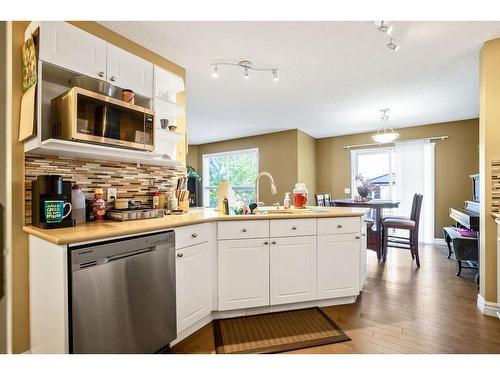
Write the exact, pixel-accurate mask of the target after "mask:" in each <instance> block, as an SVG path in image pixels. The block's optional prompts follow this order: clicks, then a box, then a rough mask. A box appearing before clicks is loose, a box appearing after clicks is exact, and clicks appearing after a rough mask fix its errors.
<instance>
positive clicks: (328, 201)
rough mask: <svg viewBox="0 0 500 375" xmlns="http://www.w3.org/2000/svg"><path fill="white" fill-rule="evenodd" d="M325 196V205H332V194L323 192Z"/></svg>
mask: <svg viewBox="0 0 500 375" xmlns="http://www.w3.org/2000/svg"><path fill="white" fill-rule="evenodd" d="M323 196H324V197H325V206H326V207H330V206H331V205H332V198H331V195H330V194H323Z"/></svg>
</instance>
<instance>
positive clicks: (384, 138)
mask: <svg viewBox="0 0 500 375" xmlns="http://www.w3.org/2000/svg"><path fill="white" fill-rule="evenodd" d="M380 112H381V113H382V117H381V118H380V119H381V120H382V126H381V127H380V128H379V129H378V131H377V134H375V135H374V136H372V139H373V140H374V141H375V142H377V143H391V142H394V141H395V140H396V139H397V138H398V137H399V133H396V132H394V129H392V127H390V126H389V115H388V114H387V112H389V108H384V109H381V110H380Z"/></svg>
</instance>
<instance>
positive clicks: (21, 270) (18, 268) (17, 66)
mask: <svg viewBox="0 0 500 375" xmlns="http://www.w3.org/2000/svg"><path fill="white" fill-rule="evenodd" d="M70 23H72V24H73V25H75V26H77V27H79V28H81V29H83V30H85V31H87V32H89V33H91V34H94V35H96V36H98V37H100V38H102V39H104V40H106V41H108V42H110V43H113V44H114V45H116V46H118V47H120V48H123V49H124V50H127V51H129V52H131V53H134V54H136V55H137V56H140V57H142V58H143V59H146V60H149V61H151V62H153V63H154V64H156V65H158V66H161V67H163V68H165V69H168V70H170V71H172V72H174V73H175V74H177V75H180V76H181V77H184V78H185V77H186V72H185V70H184V68H182V67H180V66H179V65H177V64H174V63H173V62H171V61H169V60H167V59H165V58H163V57H161V56H160V55H158V54H156V53H154V52H152V51H150V50H148V49H146V48H144V47H142V46H140V45H138V44H137V43H134V42H132V41H130V40H128V39H126V38H124V37H122V36H121V35H119V34H117V33H115V32H112V31H111V30H108V29H106V28H105V27H103V26H101V25H99V24H97V23H95V22H92V21H75V22H70ZM12 24H13V32H12V40H13V45H12V51H11V52H12V59H13V71H12V77H13V81H12V88H11V90H12V91H11V92H12V139H11V144H12V155H11V162H12V169H13V176H12V180H13V181H12V190H13V196H12V205H13V207H16V208H17V209H16V210H13V215H12V238H15V239H16V241H14V242H13V247H12V335H13V337H12V350H13V352H14V353H22V352H25V351H27V350H28V349H29V283H28V236H27V234H26V233H24V232H23V231H22V227H23V225H24V210H23V207H24V147H23V144H21V143H18V142H17V137H18V132H19V108H20V103H21V97H22V82H21V77H22V71H21V64H22V63H21V47H22V44H23V40H24V30H25V29H26V28H27V27H28V25H29V22H20V21H19V22H13V23H12ZM185 99H186V97H185V94H184V93H182V94H179V95H178V96H177V101H178V103H179V104H180V105H181V106H185ZM177 125H178V131H180V132H184V131H185V118H184V117H182V118H179V119H178V121H177ZM178 150H179V153H180V154H181V155H179V157H180V158H182V159H183V158H185V152H186V150H185V146H184V144H182V145H181V147H178Z"/></svg>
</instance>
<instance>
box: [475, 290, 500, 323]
mask: <svg viewBox="0 0 500 375" xmlns="http://www.w3.org/2000/svg"><path fill="white" fill-rule="evenodd" d="M477 308H478V309H479V310H480V311H481V312H482V313H483V314H484V315H490V316H494V317H498V318H499V319H500V306H499V305H498V304H497V303H495V302H488V301H486V300H485V299H484V298H483V296H482V295H480V294H478V295H477Z"/></svg>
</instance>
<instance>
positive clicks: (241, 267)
mask: <svg viewBox="0 0 500 375" xmlns="http://www.w3.org/2000/svg"><path fill="white" fill-rule="evenodd" d="M218 281H219V288H218V291H219V308H218V310H221V311H222V310H233V309H242V308H249V307H258V306H267V305H269V239H265V238H260V239H240V240H223V241H219V242H218Z"/></svg>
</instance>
